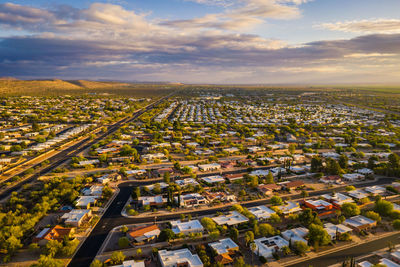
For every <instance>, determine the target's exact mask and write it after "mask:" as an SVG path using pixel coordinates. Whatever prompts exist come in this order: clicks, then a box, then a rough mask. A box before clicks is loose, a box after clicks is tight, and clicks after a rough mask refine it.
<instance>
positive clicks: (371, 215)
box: [365, 210, 381, 222]
mask: <svg viewBox="0 0 400 267" xmlns="http://www.w3.org/2000/svg"><path fill="white" fill-rule="evenodd" d="M365 217H367V218H370V219H371V220H374V221H377V222H380V221H381V216H379V214H378V213H376V212H374V211H372V210H370V211H367V212H366V213H365Z"/></svg>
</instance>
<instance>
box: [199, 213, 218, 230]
mask: <svg viewBox="0 0 400 267" xmlns="http://www.w3.org/2000/svg"><path fill="white" fill-rule="evenodd" d="M201 225H203V227H204V228H206V229H207V231H208V232H209V233H211V232H213V231H214V230H215V229H217V225H216V224H215V222H214V221H213V220H212V219H211V218H208V217H204V218H203V219H201Z"/></svg>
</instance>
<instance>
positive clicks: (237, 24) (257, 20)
mask: <svg viewBox="0 0 400 267" xmlns="http://www.w3.org/2000/svg"><path fill="white" fill-rule="evenodd" d="M196 2H201V3H203V2H204V3H207V2H209V1H202V0H200V1H196ZM305 2H306V1H304V0H237V1H232V2H229V3H230V4H229V5H227V6H228V8H226V9H225V10H224V11H223V12H221V13H215V14H207V15H205V16H203V17H199V18H193V19H187V20H175V21H164V22H163V23H162V24H163V25H166V26H170V27H175V28H181V29H187V28H216V29H222V30H233V31H235V30H241V29H248V28H252V27H254V26H256V25H259V24H262V23H263V22H264V21H265V20H266V19H270V18H273V19H293V18H298V17H299V16H300V14H301V12H300V10H299V8H298V5H299V4H301V3H305Z"/></svg>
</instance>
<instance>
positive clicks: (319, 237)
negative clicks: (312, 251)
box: [308, 224, 331, 247]
mask: <svg viewBox="0 0 400 267" xmlns="http://www.w3.org/2000/svg"><path fill="white" fill-rule="evenodd" d="M308 231H309V232H308V240H309V242H310V244H311V245H313V246H317V247H318V246H325V245H328V244H329V243H330V242H331V236H330V235H329V234H328V232H327V231H326V230H325V229H324V227H322V226H321V225H317V224H311V225H310V227H309V228H308Z"/></svg>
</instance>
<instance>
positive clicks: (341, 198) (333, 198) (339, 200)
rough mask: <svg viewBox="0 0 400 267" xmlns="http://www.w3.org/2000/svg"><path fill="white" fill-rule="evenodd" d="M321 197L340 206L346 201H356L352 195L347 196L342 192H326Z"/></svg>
mask: <svg viewBox="0 0 400 267" xmlns="http://www.w3.org/2000/svg"><path fill="white" fill-rule="evenodd" d="M321 197H323V198H324V199H326V200H327V201H329V202H331V203H333V204H334V205H336V206H339V207H340V206H342V205H343V204H344V203H351V202H354V200H353V199H352V198H351V197H349V196H346V195H345V194H342V193H333V194H324V195H322V196H321Z"/></svg>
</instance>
